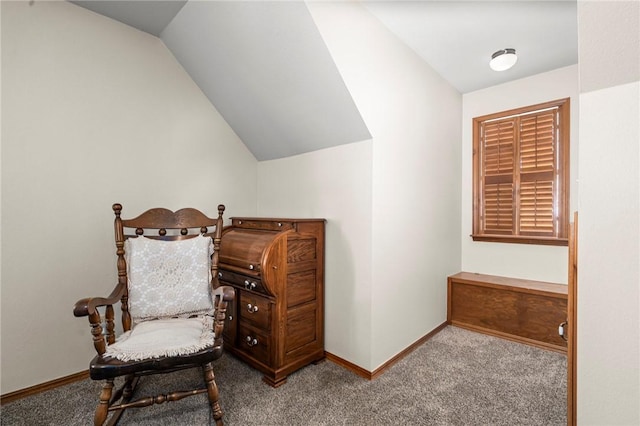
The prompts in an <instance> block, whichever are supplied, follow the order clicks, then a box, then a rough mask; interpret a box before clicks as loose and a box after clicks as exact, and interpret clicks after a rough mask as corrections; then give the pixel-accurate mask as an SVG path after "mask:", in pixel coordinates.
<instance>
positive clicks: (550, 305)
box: [447, 272, 567, 353]
mask: <svg viewBox="0 0 640 426" xmlns="http://www.w3.org/2000/svg"><path fill="white" fill-rule="evenodd" d="M447 281H448V289H447V323H448V324H451V325H455V326H458V327H462V328H466V329H469V330H473V331H477V332H480V333H485V334H491V335H494V336H498V337H502V338H506V339H510V340H514V341H517V342H520V343H526V344H529V345H534V346H538V347H542V348H545V349H551V350H554V351H557V352H563V353H566V351H567V342H566V341H565V340H564V339H563V338H562V337H561V336H560V335H559V334H558V327H559V326H560V325H561V323H563V322H564V321H566V320H567V286H566V285H564V284H555V283H548V282H542V281H532V280H523V279H517V278H507V277H499V276H495V275H483V274H475V273H469V272H460V273H457V274H455V275H452V276H450V277H448V280H447Z"/></svg>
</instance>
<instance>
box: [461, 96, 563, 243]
mask: <svg viewBox="0 0 640 426" xmlns="http://www.w3.org/2000/svg"><path fill="white" fill-rule="evenodd" d="M553 109H556V110H557V122H556V124H557V127H556V129H555V139H554V142H553V143H554V147H555V151H554V157H555V160H554V165H553V173H554V176H555V178H554V184H553V189H552V193H553V204H554V209H553V210H554V211H553V215H554V217H553V221H555V223H554V225H553V232H552V234H553V235H546V236H539V235H535V233H529V234H527V233H526V232H521V231H520V226H519V222H520V219H521V217H520V213H521V212H520V205H521V202H520V190H521V182H520V175H521V174H523V175H524V172H522V171H521V170H520V165H519V161H518V159H519V158H520V157H519V156H520V146H521V141H520V138H519V136H520V135H519V130H518V129H515V130H514V134H515V135H516V136H515V138H514V147H513V171H512V174H513V175H512V176H513V177H512V179H513V181H512V185H513V189H512V191H513V195H512V198H513V201H512V203H513V204H512V215H513V220H512V229H511V231H504V233H503V232H486V231H485V225H484V223H483V219H484V218H483V217H482V212H483V209H484V204H483V200H484V199H485V195H484V192H483V182H484V181H483V175H481V172H483V169H482V161H483V158H482V155H483V152H482V149H483V143H481V142H482V141H481V137H482V136H481V129H482V126H483V123H487V122H494V121H497V120H501V119H505V120H508V119H510V118H514V120H515V121H514V122H516V123H518V124H520V121H519V120H520V119H521V118H522V117H527V116H530V115H533V114H537V113H540V112H541V111H543V110H553ZM570 120H571V116H570V99H569V98H564V99H558V100H555V101H550V102H545V103H541V104H537V105H531V106H526V107H522V108H516V109H512V110H508V111H503V112H498V113H494V114H489V115H484V116H481V117H476V118H474V119H473V231H472V234H471V237H472V238H473V240H474V241H492V242H502V243H519V244H541V245H557V246H567V245H568V236H569V182H570V179H569V164H570V163H569V147H570V127H571V122H570ZM507 216H508V215H507Z"/></svg>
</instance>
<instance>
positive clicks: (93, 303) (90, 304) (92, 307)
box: [73, 284, 125, 317]
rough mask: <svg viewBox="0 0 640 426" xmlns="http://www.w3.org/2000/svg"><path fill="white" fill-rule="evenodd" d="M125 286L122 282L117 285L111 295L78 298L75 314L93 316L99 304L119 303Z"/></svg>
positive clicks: (74, 309) (77, 315)
mask: <svg viewBox="0 0 640 426" xmlns="http://www.w3.org/2000/svg"><path fill="white" fill-rule="evenodd" d="M124 291H125V287H124V286H123V285H121V284H118V285H116V287H115V288H114V289H113V291H112V292H111V294H110V295H109V297H106V298H105V297H88V298H85V299H81V300H78V301H77V302H76V304H75V307H74V308H73V315H74V316H76V317H86V316H91V315H94V314H95V313H96V308H98V307H99V306H108V305H113V304H114V303H118V302H119V301H120V299H121V298H122V295H123V294H124Z"/></svg>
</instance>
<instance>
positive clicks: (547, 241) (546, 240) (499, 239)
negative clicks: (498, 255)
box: [471, 234, 569, 247]
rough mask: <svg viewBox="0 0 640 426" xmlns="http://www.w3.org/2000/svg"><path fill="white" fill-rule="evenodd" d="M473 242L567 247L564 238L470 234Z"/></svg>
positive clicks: (567, 242) (566, 241) (567, 241)
mask: <svg viewBox="0 0 640 426" xmlns="http://www.w3.org/2000/svg"><path fill="white" fill-rule="evenodd" d="M471 238H473V241H486V242H495V243H507V244H538V245H545V246H565V247H566V246H568V245H569V240H567V239H566V238H551V237H533V236H526V235H490V234H471Z"/></svg>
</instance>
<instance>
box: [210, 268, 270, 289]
mask: <svg viewBox="0 0 640 426" xmlns="http://www.w3.org/2000/svg"><path fill="white" fill-rule="evenodd" d="M218 279H219V280H221V281H224V282H226V283H229V284H231V285H233V286H235V287H240V288H244V289H246V290H253V291H257V292H259V293H266V292H265V289H264V287H263V286H262V281H261V280H260V278H256V277H250V276H249V275H243V274H239V273H237V272H231V271H227V270H220V271H218Z"/></svg>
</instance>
